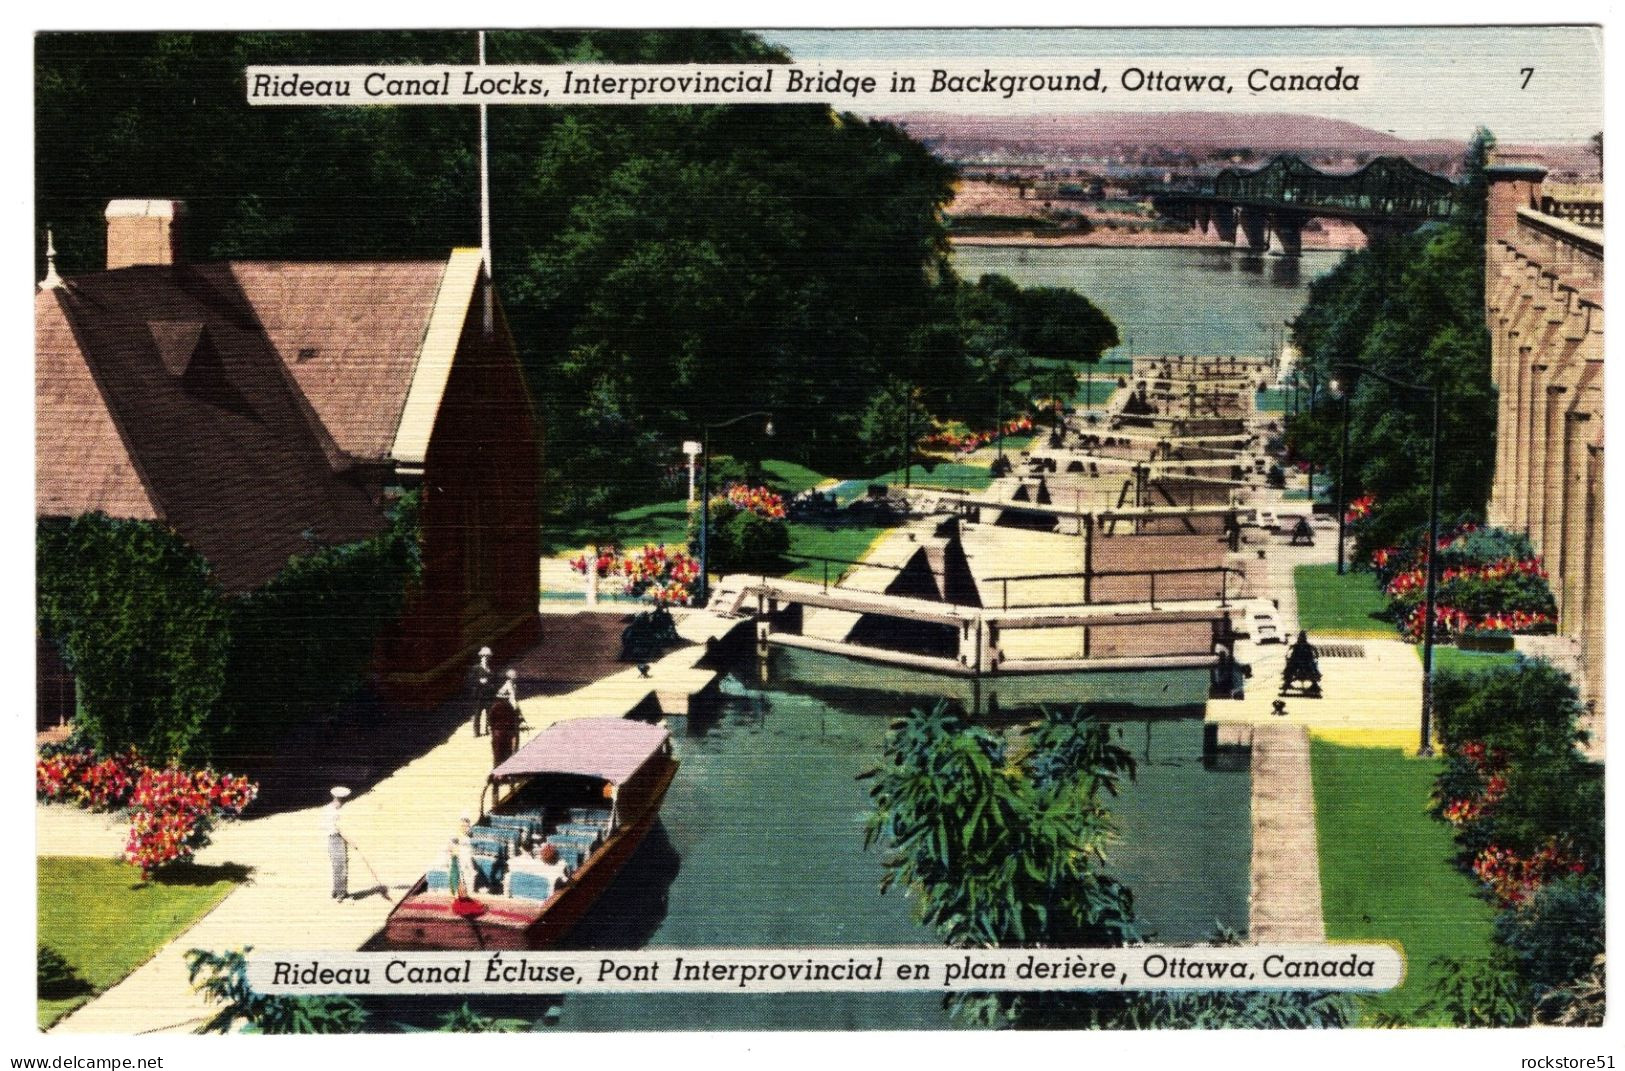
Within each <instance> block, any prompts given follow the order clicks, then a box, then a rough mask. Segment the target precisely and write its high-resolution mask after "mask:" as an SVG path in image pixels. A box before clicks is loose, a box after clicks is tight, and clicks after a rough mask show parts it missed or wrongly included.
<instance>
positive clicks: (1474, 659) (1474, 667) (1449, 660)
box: [1416, 644, 1518, 673]
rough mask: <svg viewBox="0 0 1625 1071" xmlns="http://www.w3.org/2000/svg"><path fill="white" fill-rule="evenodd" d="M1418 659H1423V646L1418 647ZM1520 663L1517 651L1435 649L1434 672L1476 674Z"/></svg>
mask: <svg viewBox="0 0 1625 1071" xmlns="http://www.w3.org/2000/svg"><path fill="white" fill-rule="evenodd" d="M1416 657H1417V658H1421V657H1422V645H1421V644H1417V645H1416ZM1517 662H1518V652H1516V651H1463V650H1461V649H1460V648H1458V647H1438V646H1435V647H1434V648H1433V669H1434V672H1439V671H1441V670H1446V669H1448V670H1452V671H1454V672H1456V673H1476V672H1479V671H1481V670H1486V669H1501V668H1502V667H1508V668H1510V667H1512V666H1514V665H1516V664H1517Z"/></svg>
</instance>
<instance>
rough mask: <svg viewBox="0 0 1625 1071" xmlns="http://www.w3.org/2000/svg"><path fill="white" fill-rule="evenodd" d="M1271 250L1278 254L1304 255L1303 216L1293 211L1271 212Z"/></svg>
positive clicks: (1287, 255)
mask: <svg viewBox="0 0 1625 1071" xmlns="http://www.w3.org/2000/svg"><path fill="white" fill-rule="evenodd" d="M1269 223H1270V252H1271V253H1274V254H1276V255H1277V256H1283V257H1297V256H1302V255H1303V217H1302V216H1299V215H1297V214H1296V213H1293V212H1271V213H1270V217H1269Z"/></svg>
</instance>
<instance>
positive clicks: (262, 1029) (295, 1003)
mask: <svg viewBox="0 0 1625 1071" xmlns="http://www.w3.org/2000/svg"><path fill="white" fill-rule="evenodd" d="M252 951H253V946H247V947H244V948H242V949H239V950H234V951H229V952H209V951H206V950H204V949H200V948H194V949H191V950H190V951H188V952H187V953H186V967H187V976H188V977H189V978H190V980H191V982H192V985H193V988H195V989H197V990H198V991H200V992H201V993H202V994H203V995H204V997H205V999H207V1000H208V1001H209V1002H210V1003H213V1004H219V1005H222V1007H221V1008H220V1010H219V1011H217V1012H215V1014H214V1015H212V1016H211V1017H210V1018H209V1019H208V1020H207V1021H206V1022H204V1024H203V1025H202V1026H200V1027H198V1029H197V1033H199V1034H224V1033H227V1032H229V1031H230V1030H231V1029H232V1027H233V1026H234V1025H235V1024H237V1023H238V1022H241V1023H242V1024H243V1030H244V1032H245V1033H257V1034H355V1033H360V1032H361V1031H362V1030H363V1029H364V1028H365V1027H366V1024H367V1011H366V1009H365V1008H363V1007H362V1006H361V1005H360V1004H359V1003H357V1002H356V1001H355V1000H353V999H351V998H350V997H285V996H268V995H266V994H263V993H258V992H256V991H255V990H254V988H253V987H252V986H250V985H249V984H248V953H249V952H252ZM199 976H201V977H202V980H201V981H199Z"/></svg>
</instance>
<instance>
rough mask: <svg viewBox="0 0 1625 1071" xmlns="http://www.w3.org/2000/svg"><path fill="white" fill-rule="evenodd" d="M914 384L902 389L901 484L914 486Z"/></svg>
mask: <svg viewBox="0 0 1625 1071" xmlns="http://www.w3.org/2000/svg"><path fill="white" fill-rule="evenodd" d="M913 468H914V384H912V383H910V384H909V385H908V386H907V387H906V388H905V389H904V391H903V486H904V487H905V488H906V487H912V486H914V473H913V472H912V471H911V470H912V469H913Z"/></svg>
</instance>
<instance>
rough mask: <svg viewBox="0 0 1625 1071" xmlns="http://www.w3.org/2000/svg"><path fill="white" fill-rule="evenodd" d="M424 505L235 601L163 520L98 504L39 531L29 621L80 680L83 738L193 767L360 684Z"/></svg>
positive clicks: (299, 560)
mask: <svg viewBox="0 0 1625 1071" xmlns="http://www.w3.org/2000/svg"><path fill="white" fill-rule="evenodd" d="M417 507H418V498H417V495H416V494H415V493H414V494H412V495H408V496H405V497H403V498H402V499H401V500H400V502H399V503H398V504H397V505H396V507H395V508H394V509H393V510H392V511H391V518H390V524H389V526H388V527H387V528H386V530H385V531H383V532H382V533H380V534H379V535H377V536H375V537H373V538H371V539H367V540H362V541H360V542H356V543H348V544H343V545H340V546H331V547H317V548H314V549H313V550H312V552H311V553H309V554H305V555H300V556H298V557H295V558H292V559H290V560H289V561H288V563H287V565H286V566H284V568H283V569H282V571H281V572H280V573H279V574H278V575H277V576H276V577H274V578H273V579H271V580H270V581H268V582H267V583H266V584H264V585H262V586H261V587H259V588H257V589H255V590H254V591H251V592H249V593H247V594H245V595H241V596H236V597H233V596H229V595H227V594H226V593H225V592H224V591H222V590H221V588H220V586H219V584H218V582H217V581H216V580H215V579H214V577H213V576H212V575H211V574H210V571H209V567H208V564H207V563H206V562H205V561H204V560H203V558H202V557H201V556H199V555H198V553H197V552H196V551H194V550H193V549H192V548H191V547H190V546H188V545H187V543H186V542H185V541H184V540H183V539H182V538H181V537H180V536H179V535H178V534H177V533H176V532H174V531H173V530H172V529H170V528H168V527H167V526H165V525H162V524H159V523H156V522H153V521H137V520H119V519H114V518H111V517H108V516H106V515H105V514H102V513H89V514H83V515H80V516H78V517H74V518H71V519H59V518H46V519H41V520H40V521H39V522H38V523H37V526H36V534H35V552H36V567H37V576H38V603H37V614H38V616H37V626H38V628H39V630H40V632H41V634H42V635H45V636H47V637H49V638H50V639H52V640H53V641H54V642H55V643H56V645H57V647H58V649H59V650H60V651H61V652H62V656H63V660H64V661H65V662H66V663H67V666H68V669H69V670H70V671H71V672H72V673H73V674H74V676H75V678H76V679H77V681H78V709H77V711H76V713H75V716H74V726H75V732H76V735H77V738H78V742H79V743H81V744H82V745H83V746H85V747H87V748H89V749H90V750H92V751H94V752H95V753H96V754H98V755H102V756H107V755H113V754H117V753H121V752H124V751H126V750H128V749H130V748H134V749H135V750H136V751H138V752H140V753H141V754H142V755H144V756H147V757H148V758H149V759H151V760H152V761H157V762H162V761H178V762H197V761H200V760H204V759H207V758H208V757H209V755H210V754H211V753H213V752H214V751H215V750H216V749H218V748H219V747H221V746H223V745H224V744H226V743H227V742H228V741H230V742H231V743H232V744H233V745H234V746H236V745H241V744H244V743H251V742H254V741H257V740H261V739H263V738H265V737H267V736H268V735H270V734H272V733H274V732H275V731H276V730H277V729H280V727H281V726H283V725H284V724H286V723H287V721H288V719H289V717H290V716H297V715H299V714H301V713H304V712H308V711H309V710H311V709H318V708H320V707H323V706H329V705H333V704H336V703H338V702H341V701H343V700H344V699H346V698H348V697H349V696H350V695H352V694H353V693H354V692H355V690H356V689H357V688H358V687H359V685H360V683H361V681H362V679H363V677H364V674H365V672H366V670H367V667H368V666H369V664H370V662H371V659H372V654H373V645H374V643H375V641H376V639H377V637H378V635H379V633H380V632H381V631H382V630H383V629H384V628H386V627H388V625H389V624H391V623H392V622H393V621H395V620H396V619H397V618H398V617H399V615H400V611H401V606H402V603H403V600H404V598H405V592H406V590H407V588H408V587H409V586H410V585H411V584H412V583H414V582H415V580H416V578H417V577H418V575H419V574H420V572H421V568H422V565H421V557H420V540H419V538H418V529H417V512H418V510H417Z"/></svg>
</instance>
